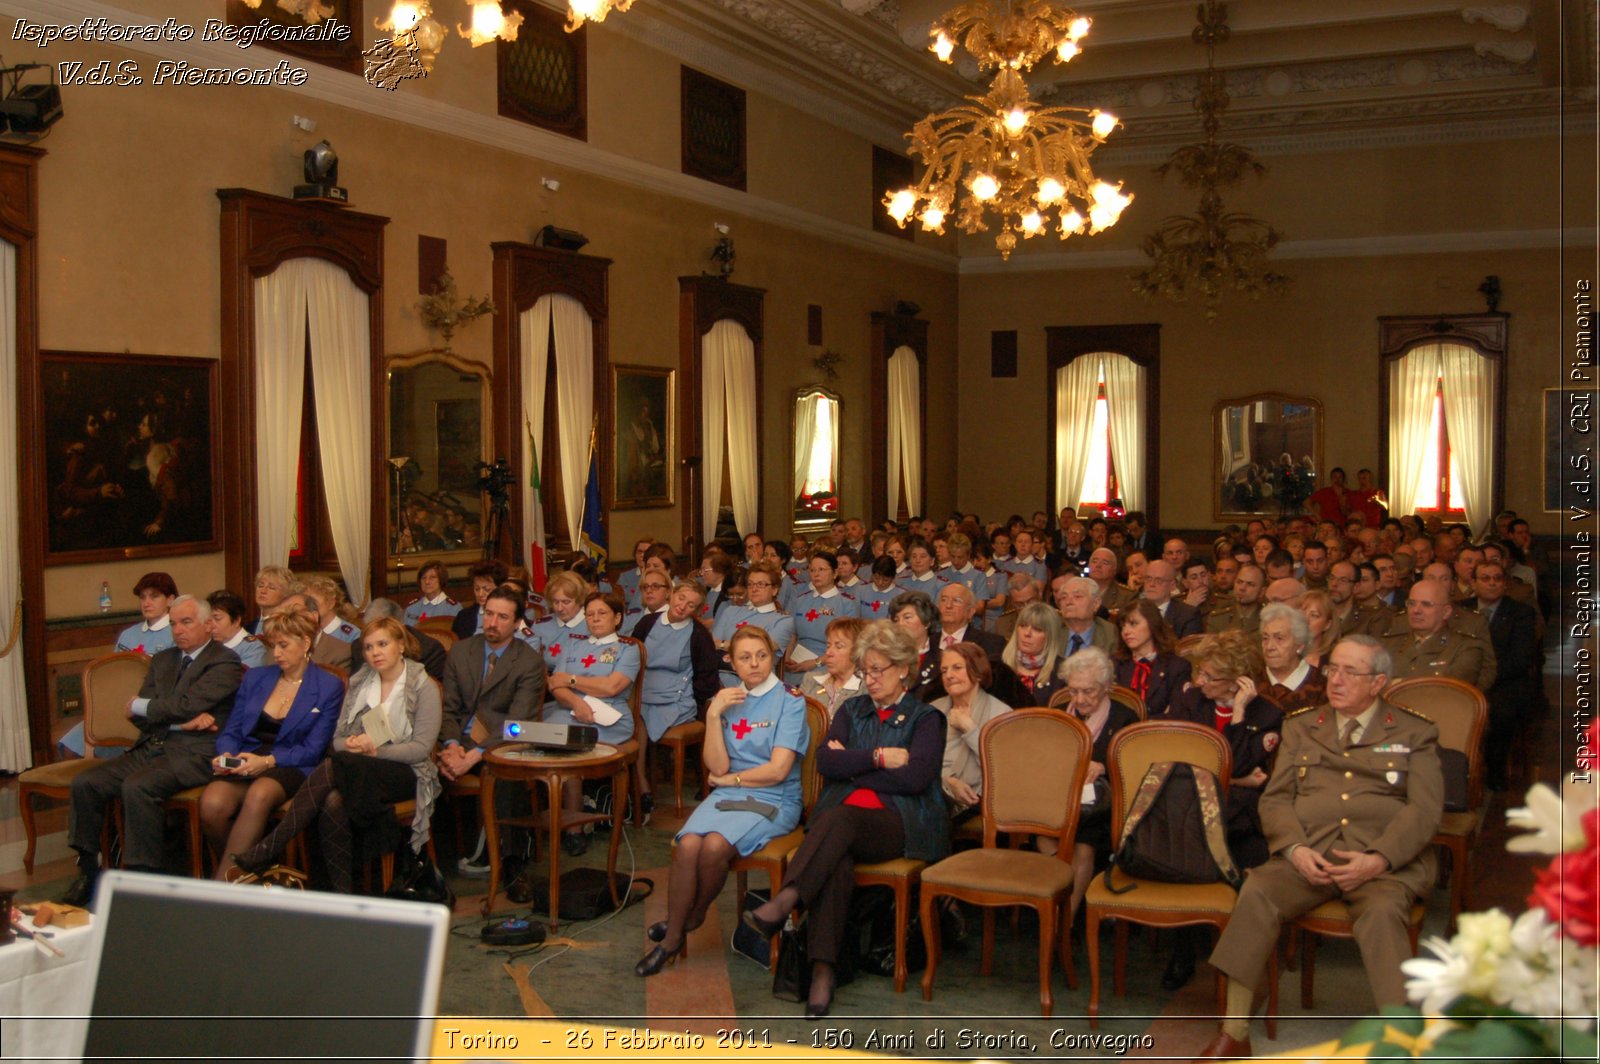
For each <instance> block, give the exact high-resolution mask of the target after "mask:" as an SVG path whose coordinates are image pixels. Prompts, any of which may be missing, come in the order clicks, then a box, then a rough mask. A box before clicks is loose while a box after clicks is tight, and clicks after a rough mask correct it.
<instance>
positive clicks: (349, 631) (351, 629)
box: [339, 621, 356, 635]
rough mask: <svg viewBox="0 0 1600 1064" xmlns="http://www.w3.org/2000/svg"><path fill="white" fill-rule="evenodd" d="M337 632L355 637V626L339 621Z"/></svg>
mask: <svg viewBox="0 0 1600 1064" xmlns="http://www.w3.org/2000/svg"><path fill="white" fill-rule="evenodd" d="M339 631H341V632H343V633H345V634H346V635H355V634H356V626H355V625H353V624H351V623H350V622H349V621H341V622H340V623H339Z"/></svg>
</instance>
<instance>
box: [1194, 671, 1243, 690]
mask: <svg viewBox="0 0 1600 1064" xmlns="http://www.w3.org/2000/svg"><path fill="white" fill-rule="evenodd" d="M1194 682H1195V683H1197V684H1199V685H1200V686H1201V687H1204V686H1205V685H1206V684H1208V683H1237V682H1238V681H1237V680H1236V679H1234V678H1233V677H1232V676H1213V675H1211V674H1210V673H1209V672H1206V671H1205V670H1204V669H1202V670H1200V671H1199V672H1197V673H1195V674H1194Z"/></svg>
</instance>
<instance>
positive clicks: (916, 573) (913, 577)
mask: <svg viewBox="0 0 1600 1064" xmlns="http://www.w3.org/2000/svg"><path fill="white" fill-rule="evenodd" d="M906 560H907V562H908V563H909V565H910V568H909V569H908V570H907V571H906V572H904V573H901V574H900V579H899V583H900V590H901V591H920V592H922V593H923V594H924V595H927V596H928V598H929V599H931V600H934V601H937V600H938V598H939V589H940V588H942V587H944V585H945V580H944V578H943V577H941V576H940V575H939V574H938V573H936V572H934V569H933V552H932V551H931V550H929V549H928V544H927V543H926V542H924V541H923V540H921V539H913V540H912V541H911V549H910V550H909V551H908V552H907V553H906Z"/></svg>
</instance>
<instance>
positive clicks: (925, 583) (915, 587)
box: [896, 569, 949, 602]
mask: <svg viewBox="0 0 1600 1064" xmlns="http://www.w3.org/2000/svg"><path fill="white" fill-rule="evenodd" d="M896 582H897V583H898V584H899V585H900V590H901V591H920V592H922V593H923V594H924V595H927V596H928V597H929V598H930V599H932V600H933V601H934V602H938V601H939V592H940V591H942V590H944V585H945V584H947V583H949V581H948V580H946V579H945V578H944V577H942V576H940V575H939V574H938V573H937V572H935V571H933V570H929V571H928V575H927V576H918V575H917V574H916V573H913V572H912V571H911V570H910V569H907V570H906V571H905V572H904V573H903V574H902V575H901V576H900V578H899V579H898V580H897V581H896Z"/></svg>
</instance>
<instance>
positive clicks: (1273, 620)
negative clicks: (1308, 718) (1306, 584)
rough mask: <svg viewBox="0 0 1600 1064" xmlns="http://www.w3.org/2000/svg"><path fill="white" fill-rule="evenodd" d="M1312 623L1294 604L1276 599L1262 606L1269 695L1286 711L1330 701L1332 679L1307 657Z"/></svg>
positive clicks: (1264, 655)
mask: <svg viewBox="0 0 1600 1064" xmlns="http://www.w3.org/2000/svg"><path fill="white" fill-rule="evenodd" d="M1310 645H1311V625H1310V624H1309V623H1307V621H1306V615H1305V614H1303V613H1301V612H1300V611H1299V610H1297V609H1295V608H1294V607H1293V606H1286V605H1284V604H1283V603H1281V602H1274V603H1272V604H1271V605H1269V606H1265V607H1263V608H1262V610H1261V656H1262V658H1263V659H1264V660H1265V661H1266V686H1264V687H1263V688H1262V691H1261V693H1262V694H1264V695H1266V696H1267V697H1268V698H1269V699H1271V700H1272V701H1273V702H1276V703H1277V705H1278V708H1279V709H1281V710H1283V711H1284V712H1285V713H1290V712H1293V711H1294V710H1297V709H1305V708H1306V707H1307V706H1320V705H1321V704H1322V703H1323V702H1324V701H1326V696H1327V692H1328V681H1327V678H1326V677H1325V676H1323V675H1322V670H1321V669H1315V668H1312V667H1311V663H1310V662H1308V661H1306V660H1305V653H1306V649H1307V647H1309V646H1310Z"/></svg>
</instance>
